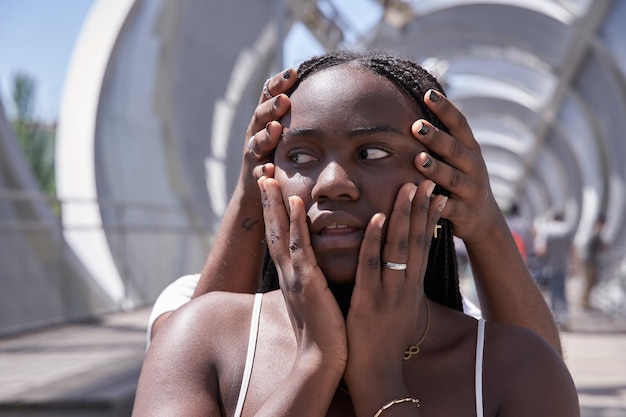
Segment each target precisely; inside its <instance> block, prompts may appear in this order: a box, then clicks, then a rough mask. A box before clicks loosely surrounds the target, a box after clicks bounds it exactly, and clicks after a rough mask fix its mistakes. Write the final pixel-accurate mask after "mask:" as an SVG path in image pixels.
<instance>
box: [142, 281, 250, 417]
mask: <svg viewBox="0 0 626 417" xmlns="http://www.w3.org/2000/svg"><path fill="white" fill-rule="evenodd" d="M253 302H254V295H252V294H233V293H224V292H212V293H209V294H206V295H204V296H202V297H198V298H196V299H194V300H193V301H190V302H189V303H187V304H185V305H184V306H182V307H181V308H179V309H178V310H177V311H175V312H174V313H173V314H172V315H171V316H170V317H169V318H168V319H167V321H166V322H165V323H164V324H163V327H162V328H161V330H159V332H158V333H157V334H156V335H155V337H154V339H153V341H152V344H151V345H150V348H149V349H148V352H147V354H146V358H145V360H144V363H143V367H142V370H141V375H140V377H139V383H138V387H137V395H136V400H135V409H134V414H133V415H137V416H143V415H150V416H153V415H183V414H185V415H196V414H194V413H195V412H197V415H218V414H219V413H220V407H221V405H220V404H227V405H228V406H229V407H231V408H232V405H231V402H232V399H229V397H225V395H224V392H223V389H222V388H221V387H224V386H234V385H235V384H238V383H239V382H240V380H241V374H242V373H243V366H244V359H243V358H245V349H246V348H247V340H248V332H249V329H250V317H251V314H252V306H253ZM235 400H236V398H235Z"/></svg>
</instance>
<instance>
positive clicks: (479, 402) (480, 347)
mask: <svg viewBox="0 0 626 417" xmlns="http://www.w3.org/2000/svg"><path fill="white" fill-rule="evenodd" d="M262 299H263V294H262V293H257V294H255V295H254V305H253V306H252V320H251V322H250V336H249V338H248V353H247V354H246V365H245V367H244V370H243V378H242V381H241V389H240V390H239V398H238V399H237V407H236V408H235V417H241V411H242V410H243V403H244V401H245V400H246V393H247V392H248V385H249V384H250V375H252V364H253V363H254V353H255V352H256V341H257V335H258V334H259V319H260V317H261V300H262ZM484 347H485V320H484V319H479V320H478V334H477V336H476V370H475V383H474V386H475V388H476V416H477V417H483V351H484Z"/></svg>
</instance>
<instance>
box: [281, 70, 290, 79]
mask: <svg viewBox="0 0 626 417" xmlns="http://www.w3.org/2000/svg"><path fill="white" fill-rule="evenodd" d="M289 77H291V70H285V72H283V79H285V80H288V79H289Z"/></svg>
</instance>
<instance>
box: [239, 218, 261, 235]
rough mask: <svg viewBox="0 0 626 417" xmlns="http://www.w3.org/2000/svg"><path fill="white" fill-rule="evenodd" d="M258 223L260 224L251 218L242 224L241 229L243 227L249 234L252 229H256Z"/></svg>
mask: <svg viewBox="0 0 626 417" xmlns="http://www.w3.org/2000/svg"><path fill="white" fill-rule="evenodd" d="M258 222H259V221H258V220H252V219H250V218H245V219H244V220H243V222H242V223H241V227H243V228H244V229H245V230H246V231H247V232H249V231H251V230H252V229H254V226H256V224H257V223H258Z"/></svg>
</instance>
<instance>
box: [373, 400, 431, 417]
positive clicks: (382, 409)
mask: <svg viewBox="0 0 626 417" xmlns="http://www.w3.org/2000/svg"><path fill="white" fill-rule="evenodd" d="M409 402H410V403H413V404H415V405H416V406H417V407H418V408H419V406H420V400H418V399H417V398H412V397H404V398H396V399H395V400H391V401H389V402H388V403H387V404H385V405H383V406H382V407H380V409H379V410H378V411H377V412H376V414H374V417H380V415H381V414H382V413H383V411H385V410H386V409H388V408H390V407H392V406H394V405H396V404H401V403H409Z"/></svg>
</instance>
